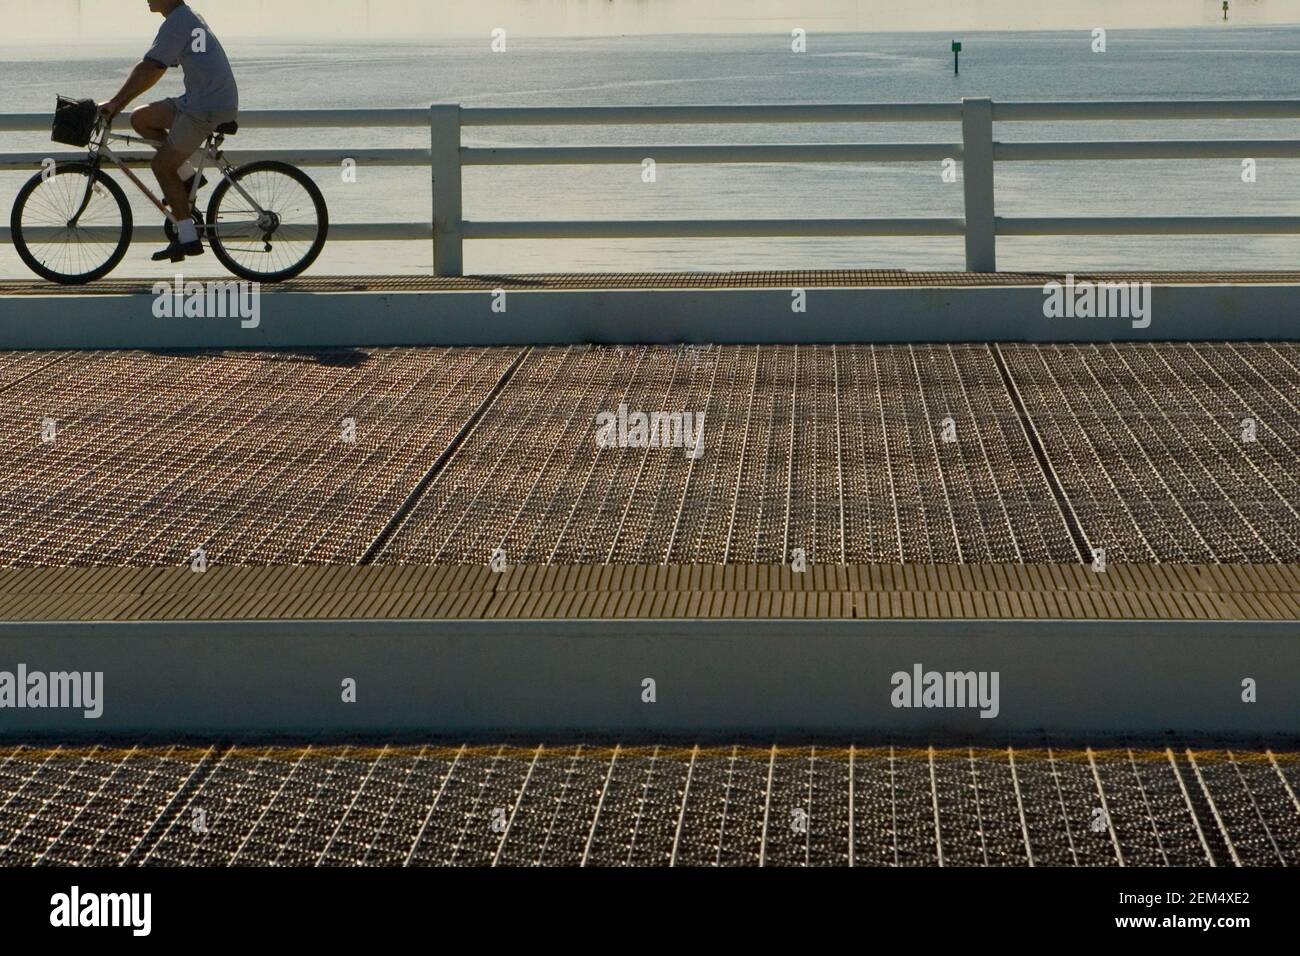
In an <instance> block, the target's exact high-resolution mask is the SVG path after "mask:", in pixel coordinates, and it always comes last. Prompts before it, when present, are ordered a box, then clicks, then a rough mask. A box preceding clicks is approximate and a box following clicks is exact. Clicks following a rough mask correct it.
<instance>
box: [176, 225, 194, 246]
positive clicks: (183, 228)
mask: <svg viewBox="0 0 1300 956" xmlns="http://www.w3.org/2000/svg"><path fill="white" fill-rule="evenodd" d="M176 235H177V236H178V237H179V238H180V241H181V245H185V246H188V245H189V244H190V243H191V242H198V241H199V230H198V229H197V228H196V227H195V225H194V220H193V219H182V220H181V221H180V224H179V225H178V226H177V227H176Z"/></svg>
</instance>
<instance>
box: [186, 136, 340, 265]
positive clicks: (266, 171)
mask: <svg viewBox="0 0 1300 956" xmlns="http://www.w3.org/2000/svg"><path fill="white" fill-rule="evenodd" d="M232 183H233V184H234V185H232ZM245 194H247V195H245ZM250 199H251V200H252V201H253V202H251V203H250V202H249V200H250ZM254 203H255V204H256V205H254ZM258 207H260V210H259V208H258ZM204 234H205V235H206V236H207V237H208V241H209V244H210V245H211V246H212V252H213V253H214V254H215V255H216V257H217V259H218V260H219V261H220V262H221V264H222V265H223V266H225V267H226V268H227V269H229V270H230V271H231V272H233V273H234V274H235V275H237V276H239V277H240V278H241V279H248V280H250V281H252V282H282V281H284V280H285V279H292V278H293V277H294V276H296V275H300V274H301V273H302V272H303V271H304V270H306V269H307V268H308V267H309V266H310V265H311V264H312V263H313V262H315V261H316V257H317V256H319V255H320V252H321V249H323V248H324V247H325V239H326V237H327V236H328V234H329V212H328V210H327V209H326V208H325V197H324V196H322V195H321V192H320V189H319V188H318V187H317V185H316V184H315V183H314V182H312V180H311V177H310V176H308V175H307V174H306V173H304V172H303V171H302V170H300V169H298V168H297V167H294V166H290V165H288V164H287V163H279V162H275V161H273V160H266V161H262V162H256V163H249V164H248V165H247V166H241V167H239V168H238V169H236V170H235V171H234V172H232V173H231V174H230V177H229V178H226V179H223V180H222V181H221V182H220V183H219V184H218V185H217V188H216V189H215V190H214V191H213V193H212V199H211V200H210V201H209V202H208V224H207V227H206V228H205V229H204Z"/></svg>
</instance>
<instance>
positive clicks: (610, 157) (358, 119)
mask: <svg viewBox="0 0 1300 956" xmlns="http://www.w3.org/2000/svg"><path fill="white" fill-rule="evenodd" d="M1205 119H1223V120H1252V119H1253V120H1259V119H1268V120H1277V119H1300V100H1195V101H1132V102H1127V101H1125V102H1114V101H1112V102H1094V103H995V102H993V101H992V100H988V99H980V98H968V99H963V100H962V101H961V102H959V103H865V104H817V105H803V104H779V105H765V106H590V107H531V106H530V107H462V106H459V105H458V104H439V105H435V106H433V107H432V108H431V109H382V110H364V109H343V110H249V111H246V112H243V113H241V114H240V117H239V122H240V127H241V129H330V128H333V129H353V128H402V127H406V128H427V129H428V130H429V134H430V145H429V148H428V149H423V148H392V149H355V150H348V149H346V148H329V149H251V150H239V149H231V150H229V151H228V152H227V155H228V156H229V158H230V159H231V160H232V161H233V162H235V163H236V164H242V163H246V162H252V161H255V160H259V159H275V160H280V161H282V162H288V163H292V164H294V165H297V166H304V167H318V168H319V167H339V166H341V165H342V164H343V163H344V162H345V161H348V160H350V161H352V162H355V163H357V164H358V165H367V166H388V167H397V166H415V167H423V166H428V167H429V168H430V170H431V175H432V181H433V209H432V213H433V215H432V221H430V222H401V223H341V224H334V225H332V226H331V228H330V237H331V238H332V239H336V240H343V241H358V242H390V241H402V240H424V241H428V240H429V239H430V237H432V240H433V245H434V272H435V274H437V275H442V276H448V275H460V274H461V273H462V271H463V261H464V260H463V244H464V241H465V240H467V239H609V238H633V239H635V238H643V239H644V238H746V237H759V236H777V237H797V236H821V237H825V236H962V237H963V238H964V239H965V244H966V268H967V269H968V270H970V271H972V272H993V271H996V268H997V254H996V243H997V237H998V236H1049V235H1055V236H1102V235H1283V234H1300V216H1146V217H1129V216H1121V217H1011V218H1008V217H1002V216H998V215H996V206H995V197H994V177H993V170H994V166H995V164H996V163H999V162H1047V161H1102V160H1153V159H1165V160H1170V159H1173V160H1181V159H1225V158H1244V157H1251V158H1258V159H1300V140H1288V139H1228V140H1116V141H1077V142H1069V141H1047V142H1010V143H1003V142H997V141H995V140H994V139H993V124H994V123H997V122H1010V123H1027V122H1091V121H1129V120H1173V121H1177V120H1184V121H1185V120H1205ZM50 121H51V117H50V116H49V115H48V114H39V113H26V114H7V115H5V114H0V133H22V132H43V131H45V130H48V129H49V128H50ZM779 123H784V124H807V125H823V124H828V123H960V124H961V136H960V139H955V140H952V141H948V142H932V143H825V144H815V143H811V144H805V143H771V144H763V143H755V144H715V145H653V146H640V145H633V146H628V145H614V146H582V145H574V146H466V145H464V144H463V142H462V129H463V128H464V127H515V126H525V127H527V126H620V125H622V126H628V125H636V126H647V125H666V126H672V125H720V124H754V125H764V124H779ZM82 155H84V154H81V153H75V152H69V151H67V150H59V151H55V152H30V151H29V152H11V153H0V172H4V171H10V172H13V171H25V170H36V169H39V168H40V167H41V165H42V164H43V163H44V161H45V160H46V159H47V158H53V159H54V160H55V161H56V162H69V161H75V160H76V159H77V158H78V157H79V156H82ZM121 155H122V156H123V158H124V159H125V160H126V161H127V162H128V164H130V165H131V166H136V167H138V166H144V165H147V164H148V161H149V158H150V154H149V153H147V152H139V151H130V152H126V153H123V154H121ZM647 158H652V159H653V160H654V162H655V163H656V164H657V163H695V164H709V165H712V164H729V163H910V162H942V161H948V160H951V161H954V162H957V161H960V163H961V166H962V171H963V200H964V216H963V217H961V218H890V219H885V218H881V219H849V218H839V219H650V220H645V219H642V220H627V221H621V220H594V221H564V220H554V221H553V220H548V221H539V222H520V221H513V222H491V221H474V220H466V219H465V218H464V215H463V211H462V186H461V177H462V170H463V169H464V167H466V166H555V165H608V164H626V165H641V164H642V163H643V162H644V160H645V159H647ZM10 241H12V240H11V237H10V235H9V230H7V229H0V242H10Z"/></svg>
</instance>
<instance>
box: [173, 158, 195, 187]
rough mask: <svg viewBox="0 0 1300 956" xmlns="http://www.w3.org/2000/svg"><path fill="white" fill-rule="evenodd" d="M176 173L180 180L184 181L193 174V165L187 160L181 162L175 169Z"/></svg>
mask: <svg viewBox="0 0 1300 956" xmlns="http://www.w3.org/2000/svg"><path fill="white" fill-rule="evenodd" d="M176 174H177V175H178V176H180V178H181V182H186V181H187V180H189V178H190V177H191V176H193V175H194V167H193V166H191V165H190V163H189V160H186V161H185V162H184V163H182V164H181V168H180V169H178V170H176Z"/></svg>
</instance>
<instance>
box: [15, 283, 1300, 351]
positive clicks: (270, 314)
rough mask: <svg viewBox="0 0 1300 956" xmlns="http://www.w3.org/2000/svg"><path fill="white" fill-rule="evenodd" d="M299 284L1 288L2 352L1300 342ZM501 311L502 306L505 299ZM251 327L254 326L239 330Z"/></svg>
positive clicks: (1202, 293)
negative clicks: (187, 290) (177, 296)
mask: <svg viewBox="0 0 1300 956" xmlns="http://www.w3.org/2000/svg"><path fill="white" fill-rule="evenodd" d="M806 296H807V300H806V311H805V312H802V313H797V312H794V311H793V310H792V295H791V290H790V289H787V288H779V289H710V290H689V289H662V290H621V291H620V290H607V291H588V290H572V291H538V290H528V291H516V292H507V293H506V295H505V298H504V306H505V311H504V312H502V311H494V309H493V304H494V302H497V303H500V302H501V299H500V298H499V297H497V296H494V294H493V293H492V292H405V293H370V292H355V293H348V292H342V293H305V292H275V291H270V289H269V287H268V288H267V289H263V290H262V293H261V297H260V300H259V305H258V315H257V323H256V325H255V326H251V320H247V321H241V319H240V318H238V317H225V318H156V317H155V315H154V303H155V299H154V297H153V296H151V295H123V296H93V295H83V296H77V295H57V296H11V297H6V298H0V348H3V349H70V348H159V349H167V348H179V349H188V348H268V347H270V348H291V347H321V346H380V345H431V346H442V345H563V344H571V343H584V342H597V343H620V344H650V343H673V342H711V343H719V344H732V343H738V344H748V343H757V344H781V343H785V344H794V343H800V344H803V343H852V342H859V343H875V342H881V343H883V342H972V341H975V342H980V341H1024V342H1092V341H1123V340H1138V341H1170V340H1183V341H1225V340H1233V341H1240V340H1246V339H1295V338H1300V286H1296V285H1251V284H1243V285H1165V286H1156V287H1154V288H1153V290H1152V296H1153V299H1152V316H1151V322H1150V325H1149V326H1148V327H1146V328H1134V327H1133V324H1132V322H1131V321H1130V320H1129V319H1126V318H1048V317H1046V316H1045V315H1044V314H1043V313H1044V308H1043V306H1044V298H1045V297H1044V292H1043V289H1042V287H1040V286H1011V287H1002V286H999V287H975V288H963V287H907V288H824V289H817V288H813V289H808V290H807V292H806ZM498 308H499V305H498ZM246 325H249V326H250V327H245V326H246Z"/></svg>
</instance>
